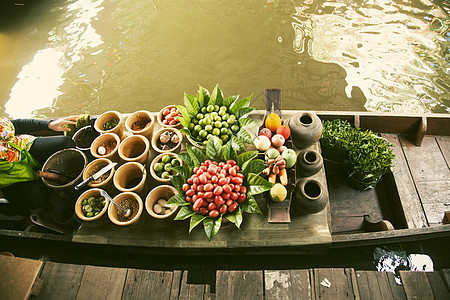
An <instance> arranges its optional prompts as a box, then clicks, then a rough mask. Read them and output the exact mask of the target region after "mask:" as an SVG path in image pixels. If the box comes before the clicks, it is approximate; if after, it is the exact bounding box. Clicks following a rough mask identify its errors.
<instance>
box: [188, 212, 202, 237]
mask: <svg viewBox="0 0 450 300" xmlns="http://www.w3.org/2000/svg"><path fill="white" fill-rule="evenodd" d="M205 218H206V216H202V215H200V214H195V215H193V216H192V217H191V222H190V223H189V233H191V231H192V229H194V228H195V226H197V225H198V224H200V223H201V222H202V221H203V220H204V219H205Z"/></svg>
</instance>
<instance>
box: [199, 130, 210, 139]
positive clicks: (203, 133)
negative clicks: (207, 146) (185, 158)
mask: <svg viewBox="0 0 450 300" xmlns="http://www.w3.org/2000/svg"><path fill="white" fill-rule="evenodd" d="M198 135H199V137H201V138H205V137H206V136H207V135H208V132H207V131H206V130H205V129H202V130H200V132H199V133H198Z"/></svg>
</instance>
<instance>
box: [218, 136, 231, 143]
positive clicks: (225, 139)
mask: <svg viewBox="0 0 450 300" xmlns="http://www.w3.org/2000/svg"><path fill="white" fill-rule="evenodd" d="M220 139H221V140H222V142H223V143H224V144H225V143H226V142H228V140H229V139H230V136H229V135H227V134H224V135H221V136H220Z"/></svg>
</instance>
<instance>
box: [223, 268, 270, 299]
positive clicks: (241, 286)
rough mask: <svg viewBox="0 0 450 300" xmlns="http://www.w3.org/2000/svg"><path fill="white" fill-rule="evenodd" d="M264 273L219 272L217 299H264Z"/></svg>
mask: <svg viewBox="0 0 450 300" xmlns="http://www.w3.org/2000/svg"><path fill="white" fill-rule="evenodd" d="M263 297H264V290H263V272H262V271H227V270H224V271H217V273H216V299H263Z"/></svg>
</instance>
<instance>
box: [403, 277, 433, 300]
mask: <svg viewBox="0 0 450 300" xmlns="http://www.w3.org/2000/svg"><path fill="white" fill-rule="evenodd" d="M400 278H401V279H402V284H403V288H404V289H405V293H406V297H407V298H408V299H421V300H432V299H434V297H433V290H432V289H431V286H430V283H429V282H428V278H427V275H426V274H425V272H413V271H400Z"/></svg>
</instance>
